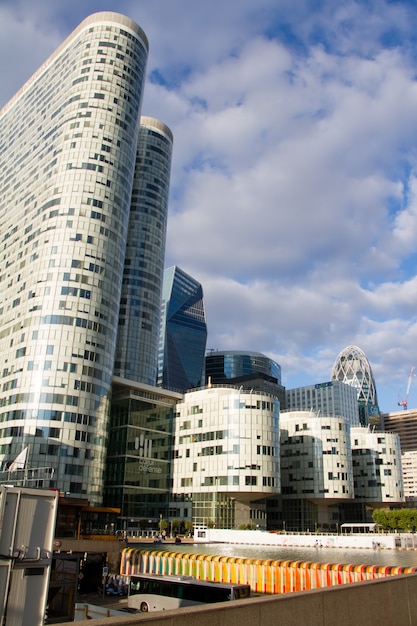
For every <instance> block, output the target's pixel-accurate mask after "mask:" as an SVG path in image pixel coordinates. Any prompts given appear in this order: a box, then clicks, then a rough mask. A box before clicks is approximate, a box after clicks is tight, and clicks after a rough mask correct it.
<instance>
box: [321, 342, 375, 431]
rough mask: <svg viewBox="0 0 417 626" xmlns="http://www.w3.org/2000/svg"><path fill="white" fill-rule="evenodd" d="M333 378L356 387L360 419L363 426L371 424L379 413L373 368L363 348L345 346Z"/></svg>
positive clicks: (336, 363)
mask: <svg viewBox="0 0 417 626" xmlns="http://www.w3.org/2000/svg"><path fill="white" fill-rule="evenodd" d="M331 379H332V380H340V381H341V382H343V383H346V384H348V385H351V386H352V387H355V389H356V390H357V393H358V405H359V420H360V422H361V424H362V425H363V426H367V425H368V424H369V419H370V417H372V416H377V415H379V408H378V399H377V393H376V385H375V381H374V377H373V374H372V368H371V365H370V363H369V361H368V359H367V358H366V355H365V353H364V352H363V350H361V349H360V348H358V347H357V346H347V347H346V348H344V349H343V350H342V351H341V352H340V354H339V355H338V357H337V359H336V361H335V363H334V365H333V368H332V373H331Z"/></svg>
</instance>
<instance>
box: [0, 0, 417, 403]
mask: <svg viewBox="0 0 417 626" xmlns="http://www.w3.org/2000/svg"><path fill="white" fill-rule="evenodd" d="M98 10H115V11H118V12H121V13H125V14H126V15H128V16H129V17H131V18H133V19H134V20H135V21H136V22H138V24H139V25H140V26H141V27H142V28H143V29H144V31H145V32H146V34H147V36H148V38H149V42H150V54H149V60H148V82H147V86H146V89H145V99H144V103H143V108H142V113H143V114H144V115H151V116H154V117H158V118H159V119H161V120H162V121H164V122H165V123H166V124H168V126H170V128H171V129H172V131H173V133H174V137H175V143H174V160H173V168H172V177H171V188H172V193H171V201H170V208H169V215H170V217H169V224H168V240H167V257H166V265H167V266H169V265H172V264H174V263H175V264H177V265H179V266H180V267H181V268H182V269H184V270H185V271H186V272H189V273H190V274H191V275H193V276H194V277H195V278H197V279H198V280H200V281H201V283H202V285H203V288H204V293H205V301H206V309H207V320H208V325H209V339H208V348H214V349H219V350H226V349H235V350H255V351H259V352H264V353H265V354H268V355H269V356H271V357H272V358H274V359H275V360H277V361H278V362H279V363H280V364H281V366H282V372H283V384H285V385H286V386H287V387H294V386H298V385H302V384H313V383H316V382H321V381H325V380H328V379H329V377H330V371H331V368H332V365H333V363H334V361H335V359H336V357H337V355H338V353H339V352H340V351H341V350H342V349H343V348H344V347H345V346H347V345H351V344H355V345H358V346H359V347H360V348H361V349H362V350H364V352H365V353H366V355H367V357H368V359H369V361H370V363H371V366H372V368H373V371H374V376H375V379H376V384H377V389H378V395H379V403H380V408H381V410H383V411H390V410H397V408H398V407H397V402H398V395H399V394H400V395H404V394H405V391H406V387H407V380H408V374H409V371H410V369H411V367H412V366H413V365H416V366H417V275H416V260H417V259H416V254H417V42H416V33H417V3H416V2H414V1H410V2H406V1H401V0H399V1H391V2H389V1H384V0H361V1H352V0H343V1H342V0H341V1H337V0H239V2H224V1H222V2H220V1H219V0H210V2H207V1H202V0H140V1H139V0H131V1H128V0H118V1H117V2H116V0H108V1H103V2H97V1H96V0H71V1H70V0H35V1H33V0H30V1H29V0H10V1H8V0H0V66H1V77H2V80H1V84H0V106H1V105H3V104H5V103H6V102H7V101H8V99H9V98H10V97H11V96H12V95H13V94H14V92H15V91H17V89H18V88H19V87H20V86H21V85H22V84H23V83H24V82H25V81H26V80H27V79H28V78H29V77H30V76H31V74H32V73H33V72H34V71H36V69H37V68H38V67H39V66H40V65H41V64H42V62H43V61H44V60H45V59H46V58H47V57H48V56H49V55H50V54H51V53H52V52H53V51H54V49H55V48H56V47H57V46H58V45H59V44H60V43H61V42H62V41H63V39H64V38H65V37H66V36H67V35H68V34H69V33H70V32H71V31H72V30H73V29H74V28H75V27H76V26H77V25H78V24H79V22H80V21H82V19H83V18H84V17H86V16H87V15H88V14H90V13H93V12H94V11H98ZM409 406H410V408H412V407H416V406H417V380H415V381H413V384H412V386H411V391H410V398H409Z"/></svg>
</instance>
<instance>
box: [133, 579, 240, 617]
mask: <svg viewBox="0 0 417 626" xmlns="http://www.w3.org/2000/svg"><path fill="white" fill-rule="evenodd" d="M249 596H250V585H243V584H242V585H240V584H233V583H217V582H210V581H206V580H197V579H196V578H194V577H193V576H162V575H159V574H139V575H135V576H131V577H130V582H129V598H128V604H127V606H128V610H129V611H135V610H136V611H141V612H142V613H147V612H148V611H165V610H168V609H177V608H179V607H183V606H195V605H197V604H205V603H211V602H225V601H227V600H240V599H241V598H249Z"/></svg>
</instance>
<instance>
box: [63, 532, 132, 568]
mask: <svg viewBox="0 0 417 626" xmlns="http://www.w3.org/2000/svg"><path fill="white" fill-rule="evenodd" d="M59 544H60V545H59V546H57V545H56V544H55V548H54V550H55V551H57V550H59V551H60V552H63V553H65V552H74V553H77V552H81V553H83V552H100V553H102V552H106V553H107V560H108V567H109V571H110V572H111V573H114V574H116V573H118V572H119V569H120V553H121V550H122V549H123V548H125V547H126V543H125V542H124V541H105V540H100V539H98V540H94V541H92V540H91V539H59Z"/></svg>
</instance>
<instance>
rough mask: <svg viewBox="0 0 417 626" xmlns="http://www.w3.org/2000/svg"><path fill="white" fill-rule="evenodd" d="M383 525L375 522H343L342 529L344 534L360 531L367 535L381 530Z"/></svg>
mask: <svg viewBox="0 0 417 626" xmlns="http://www.w3.org/2000/svg"><path fill="white" fill-rule="evenodd" d="M381 528H382V526H381V524H375V523H372V522H371V523H370V524H367V523H362V522H360V523H352V524H348V523H345V524H342V525H341V526H340V530H341V531H342V534H348V535H350V534H352V533H358V534H361V535H364V534H365V535H366V534H368V533H378V532H380V530H381Z"/></svg>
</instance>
